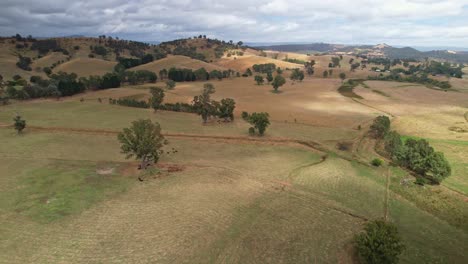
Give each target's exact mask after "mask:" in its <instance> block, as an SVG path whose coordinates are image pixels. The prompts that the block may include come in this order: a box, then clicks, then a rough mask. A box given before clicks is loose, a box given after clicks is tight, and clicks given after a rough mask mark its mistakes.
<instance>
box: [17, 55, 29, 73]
mask: <svg viewBox="0 0 468 264" xmlns="http://www.w3.org/2000/svg"><path fill="white" fill-rule="evenodd" d="M18 59H19V60H18V62H17V63H16V66H18V68H20V69H23V70H25V71H31V70H32V69H31V66H30V65H31V63H32V60H31V58H29V57H23V56H21V55H19V57H18Z"/></svg>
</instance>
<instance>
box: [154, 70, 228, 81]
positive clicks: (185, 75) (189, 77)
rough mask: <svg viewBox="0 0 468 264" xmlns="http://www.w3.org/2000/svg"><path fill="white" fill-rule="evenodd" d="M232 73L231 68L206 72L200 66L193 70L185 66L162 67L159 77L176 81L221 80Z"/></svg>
mask: <svg viewBox="0 0 468 264" xmlns="http://www.w3.org/2000/svg"><path fill="white" fill-rule="evenodd" d="M232 74H234V71H232V70H225V71H220V70H212V71H210V72H208V71H207V70H206V69H205V68H200V69H197V70H195V71H193V70H192V69H185V68H170V69H169V71H166V70H165V69H164V70H161V71H160V72H159V75H160V77H161V79H163V78H165V77H166V76H167V78H168V79H170V80H173V81H176V82H193V81H207V80H216V79H217V80H222V79H223V78H229V77H231V76H232Z"/></svg>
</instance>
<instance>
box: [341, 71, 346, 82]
mask: <svg viewBox="0 0 468 264" xmlns="http://www.w3.org/2000/svg"><path fill="white" fill-rule="evenodd" d="M340 79H341V82H342V83H343V82H344V80H345V79H346V74H345V73H344V72H342V73H340Z"/></svg>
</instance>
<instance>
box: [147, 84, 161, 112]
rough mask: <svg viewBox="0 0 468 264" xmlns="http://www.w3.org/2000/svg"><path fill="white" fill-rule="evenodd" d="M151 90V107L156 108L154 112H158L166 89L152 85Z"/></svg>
mask: <svg viewBox="0 0 468 264" xmlns="http://www.w3.org/2000/svg"><path fill="white" fill-rule="evenodd" d="M150 92H151V98H150V100H149V103H150V105H151V108H153V109H154V112H156V111H157V110H158V109H159V107H160V106H161V104H162V102H163V100H164V90H163V89H161V88H159V87H151V88H150Z"/></svg>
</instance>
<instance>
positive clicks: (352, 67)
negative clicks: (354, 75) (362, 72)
mask: <svg viewBox="0 0 468 264" xmlns="http://www.w3.org/2000/svg"><path fill="white" fill-rule="evenodd" d="M359 66H361V64H360V63H359V62H356V63H353V64H351V71H352V72H353V71H355V70H356V69H357V68H359Z"/></svg>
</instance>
